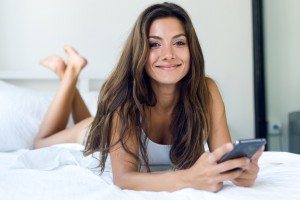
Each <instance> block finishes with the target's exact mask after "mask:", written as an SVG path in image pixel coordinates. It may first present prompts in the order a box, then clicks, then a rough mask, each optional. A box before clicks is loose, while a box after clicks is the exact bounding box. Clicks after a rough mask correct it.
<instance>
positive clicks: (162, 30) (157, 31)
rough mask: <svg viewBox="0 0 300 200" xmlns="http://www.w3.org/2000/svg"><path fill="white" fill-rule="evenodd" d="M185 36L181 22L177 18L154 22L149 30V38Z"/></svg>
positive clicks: (161, 19)
mask: <svg viewBox="0 0 300 200" xmlns="http://www.w3.org/2000/svg"><path fill="white" fill-rule="evenodd" d="M182 33H183V34H185V31H184V28H183V25H182V23H181V21H180V20H179V19H177V18H175V17H166V18H160V19H156V20H154V21H153V22H152V24H151V25H150V29H149V36H160V37H162V36H173V35H177V34H182Z"/></svg>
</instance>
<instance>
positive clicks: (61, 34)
mask: <svg viewBox="0 0 300 200" xmlns="http://www.w3.org/2000/svg"><path fill="white" fill-rule="evenodd" d="M154 2H157V1H149V0H148V1H145V0H124V1H118V0H110V1H96V0H43V1H40V0H23V1H18V0H1V1H0V27H1V31H0V47H1V48H0V70H10V69H23V70H24V69H26V70H36V71H37V70H40V71H43V70H45V69H41V67H40V66H39V65H38V64H37V63H38V61H39V59H40V58H43V57H45V56H47V55H49V54H51V53H53V52H57V53H58V54H61V55H63V51H62V46H63V45H64V44H72V45H74V46H75V47H76V48H77V49H78V50H79V51H80V53H81V54H83V55H85V56H86V57H87V59H88V60H89V65H88V67H87V69H85V72H84V73H93V74H94V73H98V74H99V77H101V78H105V77H106V76H107V75H108V74H109V72H110V71H111V70H112V68H113V66H114V65H115V64H116V61H117V59H118V56H119V54H120V51H121V48H122V46H123V43H124V41H125V39H126V37H127V35H128V33H129V31H130V29H131V27H132V25H133V23H134V21H135V19H136V18H137V16H138V14H139V13H140V12H141V11H142V10H143V9H144V8H145V7H146V6H148V5H150V4H152V3H154ZM173 2H175V3H176V2H177V3H178V4H180V5H182V6H183V7H184V8H185V9H186V10H187V11H188V13H189V14H190V16H191V18H192V20H193V22H194V26H195V28H196V31H197V33H198V37H199V39H200V43H201V45H202V49H203V51H204V56H205V60H206V69H207V73H208V75H209V76H211V77H212V78H213V79H215V80H216V81H217V83H218V85H219V87H220V90H221V92H222V95H223V98H224V102H225V105H226V109H227V117H228V122H229V125H230V130H231V133H232V136H233V139H240V138H252V137H254V97H253V70H252V69H253V61H252V60H253V53H252V16H251V0H185V1H179V0H176V1H173Z"/></svg>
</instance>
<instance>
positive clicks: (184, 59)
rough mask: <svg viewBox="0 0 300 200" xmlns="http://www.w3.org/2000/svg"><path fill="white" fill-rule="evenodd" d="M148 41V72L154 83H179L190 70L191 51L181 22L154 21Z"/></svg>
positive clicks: (171, 18)
mask: <svg viewBox="0 0 300 200" xmlns="http://www.w3.org/2000/svg"><path fill="white" fill-rule="evenodd" d="M148 40H149V47H150V53H149V57H148V60H147V65H146V72H147V74H148V75H149V76H150V78H151V79H152V82H155V83H159V84H168V85H170V84H176V83H178V82H179V81H180V80H181V79H182V78H183V77H184V76H185V75H186V74H187V73H188V71H189V68H190V51H189V47H188V41H187V37H186V34H185V31H184V28H183V26H182V24H181V22H180V21H179V20H178V19H177V18H174V17H167V18H162V19H157V20H154V21H153V22H152V24H151V26H150V30H149V35H148Z"/></svg>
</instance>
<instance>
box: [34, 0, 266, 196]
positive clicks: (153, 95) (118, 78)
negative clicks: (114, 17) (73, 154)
mask: <svg viewBox="0 0 300 200" xmlns="http://www.w3.org/2000/svg"><path fill="white" fill-rule="evenodd" d="M74 55H75V54H74ZM77 56H78V55H77ZM70 58H71V56H70ZM77 60H78V59H77ZM79 60H80V59H79ZM72 63H73V64H72ZM79 63H81V64H79ZM82 63H84V62H78V63H77V62H70V63H68V64H67V65H68V67H67V68H66V70H65V73H64V77H63V79H62V85H61V87H60V90H59V91H58V95H57V97H56V98H57V99H59V98H58V97H60V99H59V100H57V101H56V99H55V100H54V103H55V102H57V103H56V105H53V104H54V103H53V104H52V105H53V106H52V105H51V106H52V107H50V109H54V107H59V106H58V105H61V104H62V103H61V102H65V101H66V99H68V101H66V102H65V103H64V104H65V105H68V106H69V107H68V111H69V112H70V110H71V106H70V105H71V102H72V100H71V99H70V97H68V96H67V95H65V94H66V93H70V94H72V95H71V97H73V96H74V97H75V96H76V94H78V92H76V89H75V82H76V81H75V80H76V78H77V76H78V73H79V71H80V69H82V66H83V65H82ZM69 68H71V69H73V68H74V69H73V70H69V71H75V72H74V73H73V74H72V75H74V77H73V76H71V75H66V74H71V73H70V72H68V69H69ZM70 77H72V78H70ZM68 78H69V79H71V80H69V79H68ZM65 79H66V80H65ZM63 82H64V83H63ZM66 96H67V97H66ZM77 96H79V95H77ZM64 100H65V101H64ZM50 109H49V112H50ZM57 110H59V109H57ZM51 112H52V111H51ZM53 113H54V111H53ZM48 114H49V113H48ZM50 114H51V113H50ZM50 114H49V115H50ZM53 116H54V114H53ZM64 117H66V116H64ZM53 118H55V117H53ZM66 118H67V117H66ZM46 121H47V116H46V118H45V120H44V123H43V124H42V126H41V129H40V131H41V132H40V134H39V137H38V138H39V139H37V147H41V146H46V145H50V144H53V143H61V142H79V143H84V144H85V151H84V153H85V155H88V154H91V153H93V152H95V151H100V152H101V157H100V167H101V172H103V170H104V168H105V162H106V159H107V157H108V155H110V160H111V163H112V171H113V179H114V183H115V184H116V185H117V186H119V187H120V188H122V189H133V190H150V191H175V190H179V189H182V188H186V187H192V188H195V189H202V190H208V191H214V192H215V191H219V190H220V189H221V188H222V186H223V181H227V180H230V181H232V182H233V183H234V184H236V185H239V186H251V185H253V183H254V181H255V179H256V176H257V173H258V170H259V168H258V165H257V161H258V158H259V157H260V155H261V154H262V152H263V149H261V150H260V151H259V152H257V153H256V154H255V155H254V157H253V158H252V159H251V160H250V159H248V158H239V159H233V160H229V161H226V162H224V163H220V164H218V163H217V162H218V160H219V159H220V158H221V157H222V156H223V155H224V154H225V153H227V152H229V151H230V150H231V149H232V148H233V147H232V144H231V143H230V142H231V140H230V134H229V131H228V127H227V122H226V116H225V109H224V104H223V101H222V98H221V95H220V93H219V90H218V88H217V86H216V84H215V83H214V81H213V80H211V79H209V78H207V77H205V70H204V60H203V55H202V51H201V47H200V44H199V41H198V38H197V35H196V33H195V30H194V28H193V25H192V22H191V20H190V18H189V16H188V14H187V13H186V12H185V11H184V10H183V9H182V8H181V7H179V6H178V5H175V4H172V3H163V4H155V5H153V6H150V7H148V8H147V9H145V10H144V11H143V12H142V13H141V15H140V16H139V18H138V19H137V21H136V23H135V25H134V27H133V30H132V32H131V33H130V35H129V37H128V39H127V42H126V45H125V47H124V50H123V53H122V55H121V57H120V60H119V62H118V64H117V66H116V68H115V70H114V71H113V73H112V74H111V76H110V77H109V78H108V80H107V81H106V82H105V83H104V85H103V86H102V89H101V92H100V98H99V102H98V109H97V113H96V116H95V118H94V119H93V120H92V119H91V118H88V119H86V120H84V121H81V122H79V123H78V124H76V125H75V126H74V127H72V128H71V129H69V130H68V129H67V130H62V129H63V128H64V127H63V126H62V125H61V124H60V125H61V126H60V127H59V126H57V127H56V129H55V131H56V132H58V131H60V130H61V131H60V132H58V133H56V132H55V131H52V132H51V133H50V131H48V134H42V132H43V131H42V130H43V129H44V127H43V125H44V126H45V124H47V122H46ZM91 121H92V123H91V126H90V130H89V131H88V132H87V134H86V133H85V131H84V130H85V129H86V127H88V125H89V123H90V122H91ZM48 122H50V121H48ZM57 123H58V122H57ZM65 123H66V119H65V121H64V124H63V125H65ZM51 124H52V123H51ZM58 124H59V123H58ZM51 126H53V124H52V125H51ZM52 130H53V129H52ZM70 132H72V134H71V133H70ZM54 133H55V134H54ZM85 137H87V140H85ZM206 141H207V143H208V146H209V150H210V152H204V143H205V142H206ZM168 163H169V164H171V165H172V167H173V169H174V170H171V171H167V172H159V173H151V172H150V171H151V169H150V166H151V165H153V164H168ZM143 169H146V170H147V172H144V171H143Z"/></svg>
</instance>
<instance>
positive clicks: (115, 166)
mask: <svg viewBox="0 0 300 200" xmlns="http://www.w3.org/2000/svg"><path fill="white" fill-rule="evenodd" d="M112 123H113V124H112V139H111V141H112V143H115V142H116V141H118V139H119V135H118V133H119V127H118V124H119V119H118V116H117V115H115V116H114V117H113V121H112ZM126 144H127V146H128V148H129V149H130V151H132V152H135V153H138V148H137V146H138V145H137V141H136V139H134V137H131V138H129V139H128V140H127V141H126ZM231 149H232V144H225V145H222V146H221V147H219V148H217V149H216V150H215V151H213V152H212V153H208V152H207V153H204V154H202V155H201V157H200V158H199V159H198V160H197V162H196V163H195V164H194V165H193V166H192V167H191V168H189V169H185V170H178V171H169V172H161V173H143V172H138V163H137V161H136V159H135V158H134V157H133V156H132V155H130V154H129V153H127V152H126V151H125V150H124V148H123V147H122V145H121V144H119V143H117V145H115V146H114V147H113V148H112V149H111V150H110V158H111V163H112V171H113V181H114V184H115V185H117V186H118V187H120V188H121V189H131V190H145V191H169V192H172V191H176V190H179V189H182V188H187V187H190V188H195V189H201V190H208V191H213V192H215V191H218V190H220V189H221V188H222V186H223V181H226V180H233V179H235V178H236V177H238V176H240V173H241V171H240V170H235V171H230V170H231V169H234V168H237V167H239V168H243V167H244V166H245V165H246V164H247V161H246V160H245V159H236V160H232V161H227V162H224V163H221V164H218V163H217V161H218V160H219V159H220V158H221V156H223V155H224V154H225V153H226V152H228V151H230V150H231ZM137 155H138V154H137Z"/></svg>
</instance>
